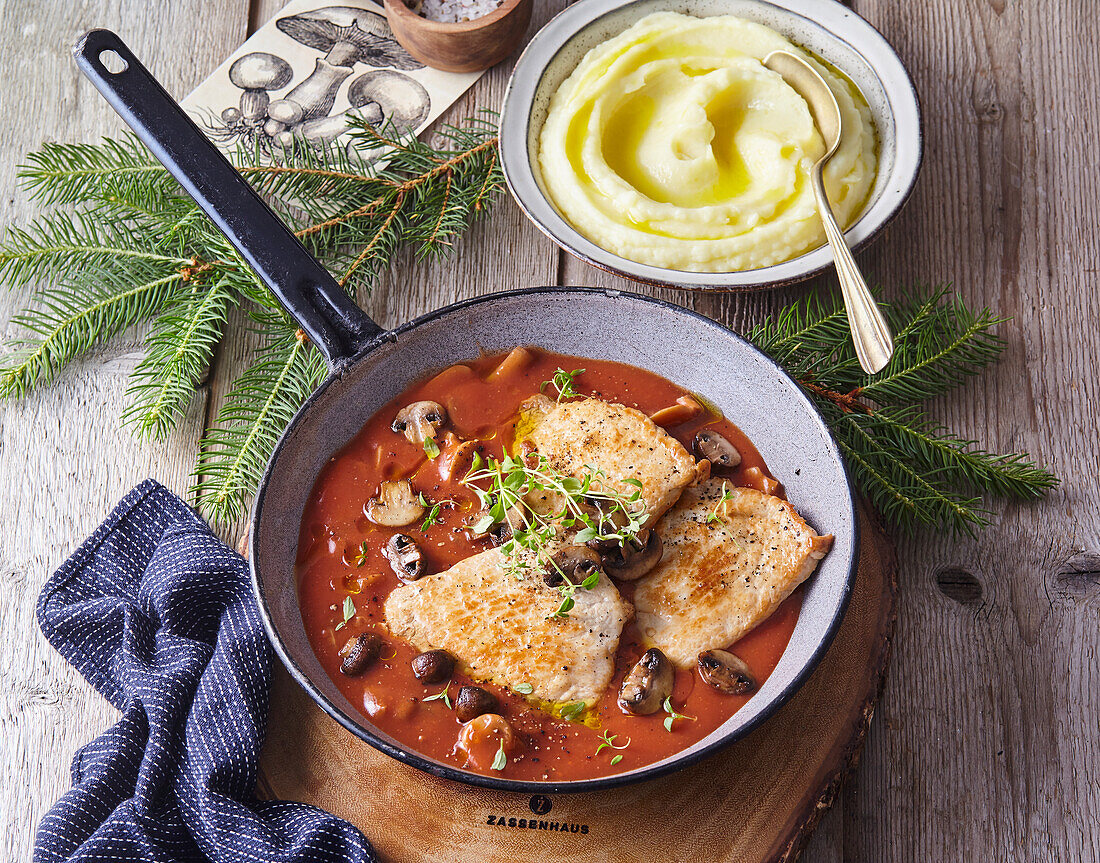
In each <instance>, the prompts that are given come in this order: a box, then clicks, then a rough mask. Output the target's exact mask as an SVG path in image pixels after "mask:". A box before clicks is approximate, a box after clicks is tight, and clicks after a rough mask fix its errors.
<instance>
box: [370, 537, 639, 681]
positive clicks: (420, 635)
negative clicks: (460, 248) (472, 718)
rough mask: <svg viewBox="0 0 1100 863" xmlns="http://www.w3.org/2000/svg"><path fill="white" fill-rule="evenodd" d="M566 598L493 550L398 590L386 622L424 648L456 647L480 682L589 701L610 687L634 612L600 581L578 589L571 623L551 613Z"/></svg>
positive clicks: (391, 598)
mask: <svg viewBox="0 0 1100 863" xmlns="http://www.w3.org/2000/svg"><path fill="white" fill-rule="evenodd" d="M561 599H562V597H561V593H560V592H559V591H558V590H557V589H556V588H552V587H547V586H546V585H545V584H544V583H543V581H542V578H541V577H539V575H538V573H531V574H529V575H527V576H525V577H523V578H522V579H520V578H517V577H516V576H515V575H514V574H513V573H509V572H508V571H507V569H506V560H505V557H504V555H503V554H502V553H501V552H500V551H499V550H498V549H491V550H489V551H483V552H481V553H480V554H475V555H474V556H473V557H469V558H466V560H463V561H459V562H458V563H456V564H455V565H454V566H452V567H451V568H450V569H448V570H447V571H446V572H441V573H439V574H438V575H431V576H427V577H425V578H421V579H420V580H419V581H414V582H411V583H410V584H405V585H402V586H401V587H398V588H397V589H395V590H394V591H393V592H392V593H390V595H389V597H388V598H387V599H386V604H385V614H386V624H387V625H388V626H389V628H390V631H392V632H393V633H394V634H395V635H398V636H400V637H402V638H404V639H406V640H407V641H409V642H411V643H412V644H413V645H414V646H415V647H416V648H417V649H419V650H431V649H434V648H443V649H444V650H448V651H450V652H451V653H452V654H454V655H455V657H457V658H458V659H459V661H460V663H461V665H462V668H463V671H465V672H466V673H467V674H469V676H470V677H472V678H474V679H476V680H483V681H490V682H492V683H497V684H500V685H503V686H509V687H515V686H518V685H520V684H523V683H528V684H530V685H531V688H532V690H533V691H532V693H531V695H532V696H533V697H535V698H542V699H546V700H548V701H592V700H594V699H596V698H598V697H599V696H600V694H601V693H602V692H603V691H604V689H606V688H607V685H608V683H610V682H611V677H612V675H613V674H614V671H615V651H616V650H618V647H619V636H620V634H621V633H622V629H623V626H624V625H625V624H626V623H627V621H628V620H630V618H631V616H632V613H633V610H632V608H631V606H630V603H628V602H626V601H625V600H623V599H622V597H620V596H619V592H618V590H616V589H615V585H613V584H612V583H611V582H610V581H609V580H608V579H607V577H606V576H602V575H601V577H600V581H599V584H597V585H596V587H594V588H593V589H591V590H578V591H577V593H576V597H575V599H576V605H575V606H574V607H573V609H572V610H571V611H570V612H569V614H568V616H567V617H563V618H562V617H559V618H555V617H552V615H553V614H554V612H555V611H556V610H557V608H558V605H559V604H560V603H561Z"/></svg>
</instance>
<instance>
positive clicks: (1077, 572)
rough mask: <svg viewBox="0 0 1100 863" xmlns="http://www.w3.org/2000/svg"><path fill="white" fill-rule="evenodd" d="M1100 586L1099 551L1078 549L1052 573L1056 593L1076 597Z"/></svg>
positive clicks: (1093, 590)
mask: <svg viewBox="0 0 1100 863" xmlns="http://www.w3.org/2000/svg"><path fill="white" fill-rule="evenodd" d="M1097 588H1100V553H1097V552H1095V551H1080V552H1078V553H1077V554H1075V555H1073V556H1072V557H1070V558H1069V559H1068V560H1066V561H1065V562H1063V563H1062V565H1061V566H1059V567H1058V569H1057V570H1056V571H1055V573H1054V590H1055V592H1057V593H1058V594H1060V595H1062V596H1065V597H1069V598H1077V597H1084V596H1087V595H1089V594H1090V593H1094V592H1096V590H1097Z"/></svg>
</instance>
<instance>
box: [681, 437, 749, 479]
mask: <svg viewBox="0 0 1100 863" xmlns="http://www.w3.org/2000/svg"><path fill="white" fill-rule="evenodd" d="M691 448H692V449H693V450H694V451H695V454H696V455H697V456H698V457H699V458H705V459H706V460H707V461H709V462H710V463H711V464H712V465H713V466H714V467H715V468H717V469H719V470H733V468H735V467H737V466H738V465H739V464H741V453H740V452H739V451H738V450H737V447H735V446H734V445H733V444H731V443H730V442H729V441H728V440H726V438H725V437H723V436H722V435H720V434H718V432H716V431H711V430H710V429H703V430H702V431H701V432H699V433H698V434H697V435H695V440H693V441H692V442H691Z"/></svg>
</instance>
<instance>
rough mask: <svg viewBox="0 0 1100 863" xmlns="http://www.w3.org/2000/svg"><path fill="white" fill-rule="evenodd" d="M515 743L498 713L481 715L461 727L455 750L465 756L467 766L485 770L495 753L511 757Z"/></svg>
mask: <svg viewBox="0 0 1100 863" xmlns="http://www.w3.org/2000/svg"><path fill="white" fill-rule="evenodd" d="M517 743H518V740H517V739H516V733H515V732H514V731H513V730H512V726H511V725H510V724H509V722H508V720H507V719H505V718H504V717H503V716H501V715H500V714H498V713H483V714H482V715H481V716H478V717H476V718H474V719H472V720H470V721H469V722H467V723H466V724H465V725H463V726H462V731H460V732H459V734H458V745H457V746H456V747H455V748H456V749H457V750H458V751H459V752H462V753H464V754H465V755H466V765H467V766H471V767H475V768H477V769H479V770H486V769H488V768H489V767H490V766H492V764H493V762H494V761H495V759H496V754H497V752H499V751H502V750H503V752H504V754H505V755H511V754H512V753H513V752H515V751H516V745H517Z"/></svg>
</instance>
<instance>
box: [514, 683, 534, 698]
mask: <svg viewBox="0 0 1100 863" xmlns="http://www.w3.org/2000/svg"><path fill="white" fill-rule="evenodd" d="M515 690H516V692H518V693H519V694H520V695H530V694H531V693H532V692H534V691H535V689H534V687H533V686H531V684H530V683H521V684H519V685H518V686H516V687H515Z"/></svg>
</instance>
